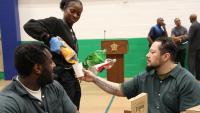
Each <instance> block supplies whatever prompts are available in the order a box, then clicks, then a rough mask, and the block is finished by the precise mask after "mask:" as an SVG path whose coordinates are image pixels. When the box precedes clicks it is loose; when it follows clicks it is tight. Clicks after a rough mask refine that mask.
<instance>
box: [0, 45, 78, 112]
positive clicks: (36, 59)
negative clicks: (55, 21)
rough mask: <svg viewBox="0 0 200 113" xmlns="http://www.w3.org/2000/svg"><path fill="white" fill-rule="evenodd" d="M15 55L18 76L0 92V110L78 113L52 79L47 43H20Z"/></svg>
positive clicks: (51, 61) (61, 88)
mask: <svg viewBox="0 0 200 113" xmlns="http://www.w3.org/2000/svg"><path fill="white" fill-rule="evenodd" d="M14 57H15V58H14V59H15V60H14V61H15V63H14V64H15V68H16V70H17V72H18V75H17V76H16V77H14V79H13V80H12V82H11V83H10V84H9V85H8V86H6V87H5V88H4V89H3V90H2V92H1V93H0V101H1V102H0V108H1V109H0V113H79V111H78V110H77V108H76V106H75V105H74V104H73V103H72V101H71V100H70V99H69V97H68V95H67V94H66V92H65V90H64V89H63V87H62V86H61V85H60V84H59V83H58V82H57V81H54V80H53V77H54V76H53V69H54V67H55V63H54V62H53V60H52V55H51V53H50V52H49V50H48V47H47V46H45V45H44V44H40V43H31V44H25V45H20V46H18V47H17V48H16V50H15V56H14Z"/></svg>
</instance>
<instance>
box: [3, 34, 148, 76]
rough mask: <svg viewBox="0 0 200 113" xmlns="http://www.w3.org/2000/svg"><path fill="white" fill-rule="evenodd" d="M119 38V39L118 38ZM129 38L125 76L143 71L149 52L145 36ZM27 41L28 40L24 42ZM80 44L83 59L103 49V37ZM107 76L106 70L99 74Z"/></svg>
mask: <svg viewBox="0 0 200 113" xmlns="http://www.w3.org/2000/svg"><path fill="white" fill-rule="evenodd" d="M116 40H118V39H116ZM122 40H128V53H127V54H125V57H124V58H125V59H124V61H125V64H124V65H125V67H124V69H125V70H124V71H125V72H124V75H125V77H133V76H135V75H136V74H138V73H139V72H141V71H143V70H144V68H145V65H146V57H145V56H146V53H147V52H148V42H147V40H146V38H145V37H143V38H127V39H124V38H123V39H122ZM22 43H27V42H22ZM78 44H79V55H78V57H79V59H80V61H83V60H84V58H85V57H86V56H87V55H88V54H89V53H90V52H93V51H95V50H97V49H101V39H84V40H78ZM99 75H100V76H102V77H106V71H103V72H102V73H101V74H99ZM3 77H4V76H3V72H0V79H3Z"/></svg>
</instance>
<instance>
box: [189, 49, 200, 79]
mask: <svg viewBox="0 0 200 113" xmlns="http://www.w3.org/2000/svg"><path fill="white" fill-rule="evenodd" d="M188 56H189V59H188V61H189V62H188V63H189V71H190V72H191V73H192V74H193V75H195V76H196V79H197V80H200V49H199V50H191V49H189V55H188Z"/></svg>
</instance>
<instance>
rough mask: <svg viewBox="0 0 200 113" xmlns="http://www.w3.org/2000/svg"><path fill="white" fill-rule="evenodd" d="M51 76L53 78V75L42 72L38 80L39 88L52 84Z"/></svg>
mask: <svg viewBox="0 0 200 113" xmlns="http://www.w3.org/2000/svg"><path fill="white" fill-rule="evenodd" d="M44 72H46V73H44ZM53 76H54V74H53V73H50V72H47V71H45V70H43V72H42V74H41V75H40V80H39V84H40V85H41V87H44V86H45V85H47V84H50V83H53V78H52V77H53Z"/></svg>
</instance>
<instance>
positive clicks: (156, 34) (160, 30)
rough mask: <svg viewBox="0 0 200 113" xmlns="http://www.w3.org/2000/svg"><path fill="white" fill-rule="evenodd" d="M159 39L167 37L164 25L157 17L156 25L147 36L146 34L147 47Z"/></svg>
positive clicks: (161, 19)
mask: <svg viewBox="0 0 200 113" xmlns="http://www.w3.org/2000/svg"><path fill="white" fill-rule="evenodd" d="M160 37H168V34H167V31H166V28H165V23H164V19H163V18H161V17H159V18H157V24H156V25H154V26H152V27H151V29H150V31H149V34H148V37H147V39H148V42H149V47H150V46H151V44H152V43H153V42H154V41H155V40H156V39H157V38H160Z"/></svg>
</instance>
